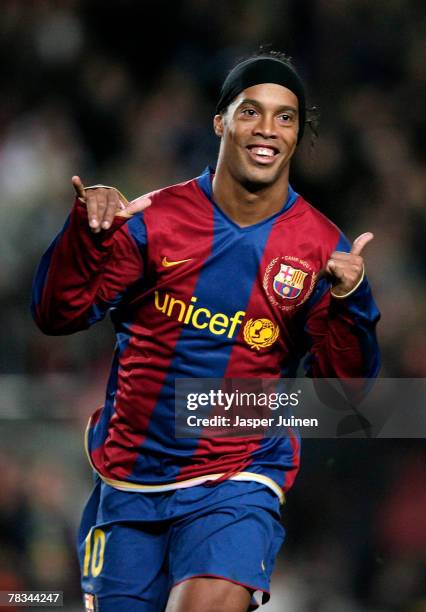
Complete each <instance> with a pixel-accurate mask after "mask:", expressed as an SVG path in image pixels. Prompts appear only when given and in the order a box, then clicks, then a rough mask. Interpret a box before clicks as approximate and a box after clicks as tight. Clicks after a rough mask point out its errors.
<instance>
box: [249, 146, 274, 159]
mask: <svg viewBox="0 0 426 612" xmlns="http://www.w3.org/2000/svg"><path fill="white" fill-rule="evenodd" d="M252 151H253V153H254V154H255V155H264V156H266V157H273V156H274V151H273V150H272V149H266V148H265V147H253V148H252Z"/></svg>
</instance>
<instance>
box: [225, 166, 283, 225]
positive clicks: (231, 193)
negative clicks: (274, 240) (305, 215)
mask: <svg viewBox="0 0 426 612" xmlns="http://www.w3.org/2000/svg"><path fill="white" fill-rule="evenodd" d="M287 197H288V176H283V177H281V180H280V181H279V182H277V183H274V184H273V185H266V186H265V187H264V188H261V189H256V190H254V189H251V188H250V187H249V186H248V187H246V186H244V185H242V184H241V183H239V182H238V181H236V180H235V179H234V178H233V177H232V176H231V175H230V174H229V173H228V172H226V171H223V170H222V169H221V168H220V167H218V169H217V171H216V174H215V176H214V178H213V199H214V201H215V202H216V204H217V205H218V206H219V207H220V208H221V209H222V210H223V212H224V213H225V214H226V215H227V216H228V217H230V218H231V219H232V220H233V221H234V222H235V223H236V224H237V225H239V226H241V227H247V226H249V225H255V224H256V223H260V222H261V221H263V220H264V219H267V218H268V217H271V216H272V215H274V214H276V213H277V212H279V211H280V210H281V209H282V207H283V206H284V203H285V202H286V200H287Z"/></svg>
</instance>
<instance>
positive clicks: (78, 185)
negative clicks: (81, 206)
mask: <svg viewBox="0 0 426 612" xmlns="http://www.w3.org/2000/svg"><path fill="white" fill-rule="evenodd" d="M71 180H72V184H73V187H74V190H75V193H76V195H77V197H78V198H84V197H85V192H84V185H83V183H82V182H81V178H80V177H79V176H73V177H72V179H71Z"/></svg>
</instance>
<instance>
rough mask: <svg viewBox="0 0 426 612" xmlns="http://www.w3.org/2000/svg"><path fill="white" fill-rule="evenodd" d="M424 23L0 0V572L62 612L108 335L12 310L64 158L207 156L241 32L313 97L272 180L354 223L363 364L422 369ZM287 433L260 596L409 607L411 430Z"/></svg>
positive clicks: (242, 50) (364, 8)
mask: <svg viewBox="0 0 426 612" xmlns="http://www.w3.org/2000/svg"><path fill="white" fill-rule="evenodd" d="M425 26H426V11H425V9H424V3H423V2H420V1H419V2H416V1H413V2H407V1H403V0H376V1H371V0H369V1H364V0H312V1H308V0H287V1H278V0H246V1H244V2H242V1H240V0H230V1H228V2H226V1H216V2H213V1H212V0H181V1H174V2H166V1H165V0H161V1H158V0H157V1H156V2H153V1H147V2H144V1H139V2H137V1H130V0H123V1H117V0H112V1H109V2H105V1H100V0H93V1H87V2H84V1H81V0H80V1H78V0H62V1H61V0H57V1H48V0H38V1H30V0H28V1H26V2H22V1H12V0H1V1H0V76H1V83H2V93H1V97H0V192H1V194H2V203H1V207H0V221H1V228H2V239H1V244H0V253H1V266H0V289H1V291H0V304H1V314H0V343H1V348H2V351H1V357H0V590H2V589H3V590H4V589H12V588H33V589H63V590H64V592H65V597H64V599H65V603H66V609H67V610H73V609H76V610H77V609H79V603H78V602H79V596H80V595H79V585H78V570H77V566H76V560H75V554H74V549H73V546H74V543H73V542H74V538H75V530H76V526H77V524H78V519H79V514H80V511H81V508H82V505H83V503H84V500H85V498H86V496H87V494H88V491H89V489H90V470H89V466H88V464H87V463H86V460H85V457H84V452H83V445H82V436H83V430H84V426H85V422H86V420H87V418H88V416H89V414H90V413H91V412H92V411H93V410H94V409H95V408H96V407H97V406H98V405H99V404H100V403H101V402H102V399H103V394H104V386H105V382H106V376H107V371H108V367H109V362H110V358H111V351H112V347H113V337H112V333H111V328H110V325H109V323H108V322H104V323H103V324H101V325H98V326H97V327H95V328H94V329H92V330H90V331H89V332H85V333H84V334H76V335H75V336H72V337H66V338H49V337H45V336H43V335H42V334H41V333H40V332H39V331H38V330H37V329H36V327H35V326H34V324H33V322H32V320H31V317H30V315H29V299H30V297H29V296H30V287H31V279H32V276H33V273H34V269H35V266H36V264H37V262H38V260H39V258H40V256H41V254H42V252H43V251H44V250H45V248H46V247H47V246H48V244H49V242H50V240H51V239H52V238H53V237H54V235H55V234H56V232H57V231H58V230H59V229H60V227H61V226H62V224H63V222H64V219H65V217H66V215H67V213H68V211H69V208H70V206H71V203H72V198H73V190H72V188H71V183H70V179H71V176H72V175H73V174H79V175H80V176H81V177H82V179H83V181H84V182H85V184H90V183H105V184H109V185H116V186H117V187H119V188H120V189H121V191H123V192H124V193H125V194H126V195H127V196H128V198H129V199H132V198H134V197H136V196H138V195H140V194H142V193H145V192H147V191H150V190H152V189H155V188H160V187H163V186H166V185H169V184H171V183H173V182H178V181H181V180H185V179H189V178H192V177H193V176H196V175H197V174H199V173H200V172H201V171H202V170H203V168H204V167H205V166H206V165H207V164H214V162H215V158H216V154H217V149H218V141H217V139H216V138H215V136H214V135H213V131H212V128H211V123H212V116H213V114H214V106H215V102H216V100H217V96H218V89H219V87H220V84H221V81H222V80H223V78H224V76H225V75H226V72H227V70H229V68H230V67H231V66H232V64H233V63H234V62H235V61H236V60H237V59H239V58H241V57H243V56H244V55H246V54H247V53H251V52H253V51H254V50H256V49H257V48H258V46H259V44H266V45H268V44H269V45H271V46H272V48H275V49H279V50H281V51H285V52H287V53H288V54H290V55H291V56H292V57H293V59H294V62H295V64H296V66H297V68H298V69H299V71H300V73H301V75H302V76H303V78H304V79H305V81H306V84H307V90H308V102H309V104H315V105H317V106H319V107H320V111H321V126H320V137H319V139H318V140H317V141H316V142H315V143H313V142H312V139H311V136H310V134H309V130H307V132H306V136H305V138H304V141H303V143H302V145H301V146H300V147H299V150H298V152H297V153H296V156H295V159H294V162H293V171H292V180H291V182H292V185H293V187H294V188H295V189H296V190H297V191H300V192H301V193H302V194H303V195H304V196H305V197H306V198H307V199H308V200H309V201H311V202H312V203H313V204H314V205H315V206H316V207H318V208H319V209H320V210H321V211H323V212H324V213H325V214H327V215H328V216H329V217H330V218H331V219H332V220H333V221H335V222H336V223H337V224H338V225H339V226H340V227H341V228H342V229H343V230H344V232H345V233H346V234H347V235H348V237H349V238H351V239H354V238H355V237H356V236H357V235H358V234H359V233H361V232H363V231H373V232H374V234H375V239H374V241H373V242H372V243H371V245H368V247H367V249H366V260H367V271H368V275H369V279H370V281H371V283H372V285H373V288H374V292H375V296H376V299H377V302H378V304H379V307H380V309H381V311H382V321H381V323H380V326H379V337H380V344H381V347H382V352H383V369H382V373H381V376H384V377H424V376H425V372H426V348H425V347H426V343H425V337H426V332H425V318H426V317H425V309H424V297H425V283H424V271H425V267H424V260H425V256H426V252H425V244H426V242H425V206H424V204H425V195H426V180H425V161H426V157H425V147H424V139H425V136H424V134H425V128H426V125H425V123H426V121H425V111H424V107H425V96H424V94H425V89H426V86H425V84H426V63H425V56H426V36H425V34H426V27H425ZM395 401H398V402H400V403H401V404H402V407H404V406H403V404H404V401H403V399H402V398H396V400H395ZM406 409H407V410H409V406H406ZM304 447H305V448H304V454H303V463H302V470H301V474H300V476H299V478H298V480H297V482H296V485H295V487H294V489H293V491H292V492H291V493H290V494H289V495H288V503H287V505H286V507H285V508H284V511H283V522H284V525H285V527H286V529H287V532H288V537H287V542H286V544H285V546H284V547H283V550H282V553H281V555H280V558H279V561H278V565H277V570H276V573H275V577H274V587H273V591H272V600H271V603H270V604H269V605H268V606H267V607H266V608H265V610H269V611H270V612H273V611H280V612H281V611H283V612H284V611H285V612H305V611H311V610H312V611H320V612H329V611H330V612H334V611H336V612H360V611H363V612H364V611H366V612H384V611H393V610H398V611H400V610H401V611H409V612H422V611H424V610H426V598H425V594H424V592H422V588H423V577H424V570H425V565H426V563H425V561H426V550H425V549H426V547H425V542H426V525H425V515H426V497H425V486H424V483H425V476H426V458H425V453H424V448H425V447H424V441H423V440H421V439H418V440H414V439H412V440H335V441H333V440H329V441H313V440H309V441H306V442H305V444H304Z"/></svg>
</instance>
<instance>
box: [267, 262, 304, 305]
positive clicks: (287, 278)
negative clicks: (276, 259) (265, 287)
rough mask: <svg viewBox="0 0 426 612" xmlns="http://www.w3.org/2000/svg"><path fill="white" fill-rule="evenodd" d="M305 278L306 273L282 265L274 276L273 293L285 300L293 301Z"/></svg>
mask: <svg viewBox="0 0 426 612" xmlns="http://www.w3.org/2000/svg"><path fill="white" fill-rule="evenodd" d="M306 276H308V273H307V272H303V270H298V269H297V268H292V266H288V265H286V264H283V263H282V264H281V267H280V271H279V272H278V274H276V275H275V276H274V282H273V287H274V291H275V293H277V294H278V295H280V296H281V297H282V298H286V299H287V300H295V299H296V298H297V297H299V295H300V293H301V291H302V289H303V282H304V280H305V278H306Z"/></svg>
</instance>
